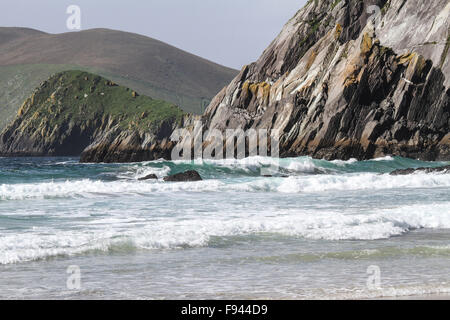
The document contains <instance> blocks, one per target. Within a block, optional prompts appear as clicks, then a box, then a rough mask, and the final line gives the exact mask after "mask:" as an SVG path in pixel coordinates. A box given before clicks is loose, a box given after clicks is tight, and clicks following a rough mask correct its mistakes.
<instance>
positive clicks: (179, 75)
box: [0, 28, 237, 129]
mask: <svg viewBox="0 0 450 320" xmlns="http://www.w3.org/2000/svg"><path fill="white" fill-rule="evenodd" d="M66 70H82V71H89V72H92V73H95V74H99V75H101V76H103V77H106V78H108V79H111V80H113V81H115V82H117V83H118V84H120V85H123V86H126V87H131V88H133V89H134V90H137V91H139V92H141V93H142V94H144V95H148V96H151V97H154V98H156V99H160V100H165V101H169V102H172V103H173V104H176V105H178V106H180V107H181V108H182V109H183V110H185V111H187V112H191V113H202V112H203V109H204V107H205V106H206V104H207V103H208V102H209V100H211V99H212V98H213V97H214V96H215V95H216V94H217V92H219V91H220V90H221V89H222V88H223V87H224V86H225V85H227V84H228V83H229V82H230V81H231V79H232V78H233V77H234V76H235V75H236V74H237V71H235V70H232V69H229V68H225V67H223V66H220V65H218V64H215V63H213V62H210V61H207V60H205V59H202V58H200V57H197V56H195V55H192V54H189V53H187V52H184V51H182V50H179V49H177V48H175V47H172V46H170V45H167V44H165V43H163V42H161V41H158V40H154V39H151V38H148V37H145V36H141V35H137V34H132V33H126V32H120V31H113V30H106V29H94V30H87V31H82V32H74V33H65V34H57V35H52V34H46V33H42V32H39V31H36V30H31V29H22V28H20V29H19V28H0V129H1V128H3V127H4V125H5V123H7V122H8V121H9V120H11V113H15V112H16V111H17V110H18V108H19V107H20V105H21V104H22V102H23V100H24V98H25V97H27V96H29V95H30V94H31V92H32V90H33V89H34V88H35V87H37V86H38V85H39V84H40V83H41V82H42V81H44V80H46V79H48V77H49V76H50V75H51V74H54V73H55V72H60V71H66Z"/></svg>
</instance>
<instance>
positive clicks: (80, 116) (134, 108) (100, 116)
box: [0, 71, 184, 155]
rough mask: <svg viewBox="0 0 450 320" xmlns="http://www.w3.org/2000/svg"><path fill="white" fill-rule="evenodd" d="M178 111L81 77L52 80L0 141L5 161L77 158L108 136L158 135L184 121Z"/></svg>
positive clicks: (71, 74)
mask: <svg viewBox="0 0 450 320" xmlns="http://www.w3.org/2000/svg"><path fill="white" fill-rule="evenodd" d="M183 114H184V113H183V111H182V110H181V109H179V108H178V107H177V106H175V105H173V104H171V103H168V102H165V101H160V100H154V99H152V98H150V97H146V96H142V95H139V94H138V93H137V92H135V91H133V90H131V89H129V88H125V87H122V86H119V85H117V84H116V83H114V82H112V81H110V80H108V79H105V78H103V77H100V76H98V75H94V74H91V73H87V72H82V71H67V72H62V73H58V74H56V75H54V76H52V77H51V78H50V79H49V80H47V81H45V82H43V83H42V84H41V86H40V87H39V88H38V89H37V90H36V91H35V92H34V93H33V94H32V96H31V97H30V98H29V99H27V100H26V101H25V103H24V104H23V106H22V107H21V108H20V109H19V111H18V114H17V117H16V119H15V120H14V121H13V122H12V123H11V124H10V125H9V126H7V127H6V128H5V129H4V131H3V132H2V134H1V136H0V153H2V154H6V155H79V154H80V153H81V152H82V151H83V150H84V148H86V147H87V146H88V145H89V144H90V143H91V142H93V141H94V140H95V138H96V137H98V136H100V135H102V134H103V133H105V132H106V131H108V130H112V129H114V130H115V131H117V132H123V131H133V132H138V133H142V134H144V133H149V134H153V135H158V134H159V130H160V129H161V127H163V126H164V125H165V124H171V125H177V124H179V123H180V121H181V119H182V117H183Z"/></svg>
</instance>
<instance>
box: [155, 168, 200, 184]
mask: <svg viewBox="0 0 450 320" xmlns="http://www.w3.org/2000/svg"><path fill="white" fill-rule="evenodd" d="M202 180H203V179H202V177H201V176H200V174H199V173H198V172H197V171H195V170H190V171H186V172H182V173H177V174H174V175H171V176H168V177H165V178H164V181H166V182H195V181H202Z"/></svg>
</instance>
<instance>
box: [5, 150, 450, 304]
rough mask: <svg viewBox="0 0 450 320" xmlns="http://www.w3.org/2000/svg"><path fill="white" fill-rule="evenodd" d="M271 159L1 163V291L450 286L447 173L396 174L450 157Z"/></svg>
mask: <svg viewBox="0 0 450 320" xmlns="http://www.w3.org/2000/svg"><path fill="white" fill-rule="evenodd" d="M274 161H275V160H274V159H271V158H261V157H254V158H249V159H244V160H223V161H212V160H211V161H205V162H203V163H198V162H186V161H184V162H183V161H178V162H177V161H175V162H171V161H163V160H161V161H154V162H145V163H130V164H80V163H79V161H78V159H77V158H1V159H0V298H1V299H58V298H62V299H365V298H368V299H370V298H381V297H403V296H409V295H427V294H430V295H438V294H442V295H448V294H450V174H437V173H436V174H425V173H415V174H411V175H407V176H391V175H389V173H390V172H391V171H393V170H395V169H404V168H411V167H413V168H417V167H438V166H442V165H448V164H449V163H448V162H441V163H436V162H421V161H416V160H411V159H404V158H399V157H385V158H381V159H375V160H371V161H357V160H349V161H331V162H330V161H325V160H314V159H312V158H309V157H300V158H290V159H281V160H280V167H279V172H278V173H274V176H273V177H262V176H261V170H262V169H263V168H267V167H269V166H270V165H271V164H273V163H274ZM190 169H193V170H197V171H198V172H199V173H200V175H201V176H202V177H203V179H204V181H200V182H179V183H169V182H164V181H162V180H161V179H160V180H157V181H154V180H149V181H139V178H142V177H144V176H146V175H148V174H152V173H154V174H156V175H157V176H158V177H159V178H163V177H165V176H167V175H169V174H174V173H178V172H183V171H186V170H190ZM285 176H288V177H285ZM73 270H76V272H75V273H73ZM74 275H75V276H76V280H77V281H75V282H72V280H73V279H74V278H73V277H74ZM71 283H72V284H73V283H75V284H77V285H76V286H75V287H74V286H71V285H70V284H71Z"/></svg>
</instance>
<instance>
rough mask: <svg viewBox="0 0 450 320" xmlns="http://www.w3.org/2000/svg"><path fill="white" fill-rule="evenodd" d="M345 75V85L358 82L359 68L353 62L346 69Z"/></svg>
mask: <svg viewBox="0 0 450 320" xmlns="http://www.w3.org/2000/svg"><path fill="white" fill-rule="evenodd" d="M344 74H345V75H346V76H345V78H344V79H345V80H344V86H345V87H349V86H350V85H352V84H354V83H357V82H358V80H357V77H358V75H359V69H358V68H357V67H356V66H355V65H353V64H349V65H348V66H347V67H346V69H345V71H344Z"/></svg>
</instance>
